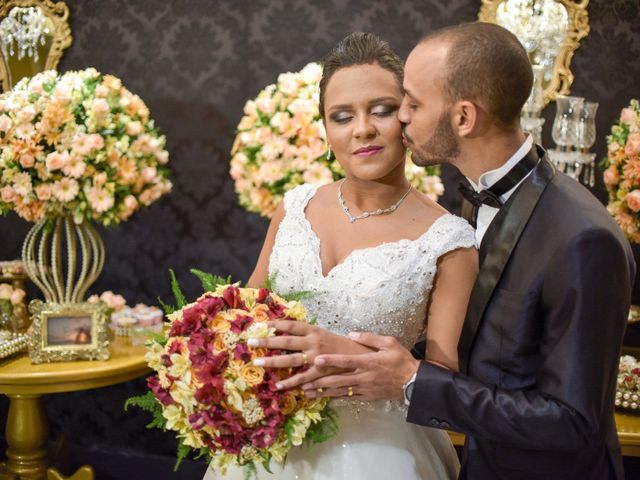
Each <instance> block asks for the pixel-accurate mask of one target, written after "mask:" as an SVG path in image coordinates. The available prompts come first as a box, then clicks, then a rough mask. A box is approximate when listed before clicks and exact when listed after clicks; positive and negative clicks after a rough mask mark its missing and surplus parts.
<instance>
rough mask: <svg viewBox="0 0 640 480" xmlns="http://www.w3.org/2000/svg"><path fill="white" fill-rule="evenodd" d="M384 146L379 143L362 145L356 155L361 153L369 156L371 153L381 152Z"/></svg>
mask: <svg viewBox="0 0 640 480" xmlns="http://www.w3.org/2000/svg"><path fill="white" fill-rule="evenodd" d="M383 148H384V147H380V146H378V145H367V146H365V147H360V148H359V149H357V150H356V151H355V152H353V154H354V155H359V156H361V157H368V156H370V155H375V154H376V153H378V152H381V151H382V150H383Z"/></svg>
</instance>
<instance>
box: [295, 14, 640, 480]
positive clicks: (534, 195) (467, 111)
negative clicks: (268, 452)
mask: <svg viewBox="0 0 640 480" xmlns="http://www.w3.org/2000/svg"><path fill="white" fill-rule="evenodd" d="M531 85H532V72H531V66H530V64H529V60H528V58H527V54H526V52H525V50H524V49H523V48H522V46H521V45H520V43H519V42H518V40H517V39H516V37H515V36H514V35H512V34H511V33H509V32H508V31H507V30H505V29H503V28H501V27H499V26H497V25H492V24H483V23H474V24H464V25H460V26H456V27H451V28H447V29H444V30H440V31H437V32H435V33H433V34H431V35H430V36H428V37H427V38H426V39H424V40H423V41H422V42H421V43H420V44H419V45H418V46H417V47H416V48H415V49H414V50H413V51H412V52H411V54H410V55H409V57H408V59H407V63H406V66H405V79H404V88H405V91H406V96H405V99H404V101H403V104H402V107H401V109H400V113H399V118H400V120H401V121H402V122H403V123H404V124H405V129H404V136H405V140H406V144H407V146H408V147H409V148H410V149H411V151H412V152H413V153H414V161H415V162H416V163H418V164H421V165H429V164H435V163H445V162H448V163H450V164H452V165H454V166H455V167H457V168H458V169H459V170H460V171H461V172H462V173H463V174H464V175H465V176H466V177H467V178H468V179H469V182H470V185H471V186H470V187H466V188H463V193H464V194H465V197H467V198H468V199H469V200H470V201H471V202H472V203H473V204H474V207H473V212H472V213H473V214H472V218H471V221H472V222H473V223H474V224H475V225H476V228H477V231H476V240H477V243H478V246H479V250H480V273H479V276H478V279H477V281H476V284H475V286H474V289H473V292H472V294H471V299H470V303H469V308H468V312H467V318H466V319H465V324H464V327H463V331H462V335H461V338H460V342H459V346H458V351H459V363H460V372H453V371H451V370H448V369H446V368H443V367H441V366H439V365H436V364H433V363H430V362H427V361H420V360H416V359H414V358H413V357H412V355H411V354H410V352H408V351H407V350H406V349H404V348H403V347H402V346H401V345H400V344H399V343H398V342H397V341H395V339H393V338H391V337H382V336H378V335H374V334H370V333H355V334H352V338H353V339H354V340H356V341H357V342H359V343H362V344H363V345H366V346H369V347H370V348H372V349H373V350H374V351H373V352H372V353H366V354H361V355H320V356H318V357H316V358H315V360H314V364H315V366H316V367H321V368H327V367H335V368H342V369H348V370H349V372H348V373H345V374H334V375H329V376H325V377H323V378H320V379H317V380H314V381H312V382H309V383H307V384H305V385H304V386H303V388H305V392H306V393H307V394H308V395H309V396H315V395H323V396H325V395H329V396H345V395H354V396H358V397H359V398H360V399H394V398H398V399H399V398H402V397H403V396H404V398H405V401H406V402H407V403H408V404H409V410H408V415H407V420H408V421H409V422H412V423H416V424H419V425H425V426H430V427H435V428H443V429H451V430H456V431H461V432H464V433H465V434H466V436H467V437H466V438H467V440H466V444H465V450H464V457H463V464H462V470H461V473H460V477H461V478H468V479H487V480H496V479H505V480H507V479H508V480H510V479H541V478H545V479H547V478H548V479H581V480H582V479H598V480H600V479H614V478H615V479H622V478H623V471H622V462H621V455H620V446H619V443H618V439H617V434H616V426H615V423H614V418H613V402H614V394H615V384H616V372H617V366H618V358H619V354H620V346H621V342H622V336H623V332H624V328H625V325H626V318H627V313H628V309H629V303H630V291H631V282H632V281H633V278H634V274H635V263H634V261H633V256H632V254H631V250H630V247H629V244H628V242H627V241H626V240H625V239H624V237H623V236H622V234H621V231H620V229H619V228H618V227H617V225H616V224H615V223H614V222H613V221H612V219H611V218H610V216H609V215H608V214H607V212H606V210H605V209H604V208H603V207H602V205H601V204H600V203H599V202H598V201H597V200H596V199H595V198H594V197H593V196H592V195H591V194H590V193H589V192H588V191H587V190H586V189H584V188H583V187H582V186H581V185H579V184H578V183H577V182H575V181H574V180H572V179H569V178H568V177H567V176H565V175H563V174H561V173H557V172H556V171H555V170H554V168H553V167H552V166H551V164H550V163H549V161H548V159H547V157H546V155H545V153H544V150H542V149H541V148H539V147H536V146H534V145H532V142H531V139H530V137H527V136H526V135H525V134H524V133H523V132H522V130H521V129H520V125H519V117H520V110H521V108H522V106H523V104H524V102H525V100H526V98H527V97H528V95H529V92H530V91H531ZM289 323H294V322H289ZM419 351H422V352H424V346H422V347H420V349H419Z"/></svg>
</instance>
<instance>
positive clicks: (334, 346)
mask: <svg viewBox="0 0 640 480" xmlns="http://www.w3.org/2000/svg"><path fill="white" fill-rule="evenodd" d="M268 325H269V327H273V328H275V329H276V330H277V331H279V332H281V333H284V334H286V335H280V336H275V337H267V338H251V339H249V340H248V342H247V343H248V345H249V346H250V347H254V348H256V347H260V348H267V349H278V350H285V351H288V352H290V353H287V354H284V355H276V356H271V357H261V358H257V359H255V360H254V362H253V363H254V365H256V366H260V367H264V368H292V367H300V366H303V365H305V364H309V368H308V369H307V370H306V371H304V372H301V373H299V374H297V375H294V376H292V377H291V378H288V379H286V380H283V381H282V382H280V383H279V384H278V387H279V388H280V389H287V388H293V387H297V386H299V385H301V384H303V383H309V382H312V381H314V380H316V379H318V378H321V377H323V376H325V375H332V374H336V373H345V372H347V371H348V370H346V369H342V368H336V367H320V366H317V365H313V362H314V360H315V358H316V357H317V356H318V355H322V354H327V353H331V354H335V353H341V354H358V353H366V352H371V351H372V350H371V349H370V348H368V347H365V346H363V345H361V344H360V343H357V342H355V341H353V340H351V339H350V338H347V337H343V336H341V335H337V334H335V333H332V332H329V331H328V330H325V329H324V328H321V327H317V326H315V325H310V324H307V323H302V322H292V321H290V320H276V321H272V322H268Z"/></svg>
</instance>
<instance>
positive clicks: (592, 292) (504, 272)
mask: <svg viewBox="0 0 640 480" xmlns="http://www.w3.org/2000/svg"><path fill="white" fill-rule="evenodd" d="M539 155H540V156H541V157H543V158H542V159H541V161H540V162H539V163H538V165H537V167H536V168H535V170H534V171H533V173H532V174H531V175H529V177H527V179H526V180H525V181H524V182H523V183H522V184H521V185H520V187H518V189H517V190H516V192H515V193H514V194H513V196H512V197H511V198H510V199H509V201H508V202H507V203H506V204H505V205H504V206H503V207H502V209H501V210H500V212H499V213H498V215H497V216H496V218H495V219H494V221H493V222H492V223H491V225H490V226H489V229H488V230H487V233H486V234H485V237H484V239H483V242H482V244H481V246H480V272H479V275H478V279H477V281H476V284H475V286H474V288H473V291H472V294H471V299H470V303H469V308H468V311H467V318H466V319H465V323H464V327H463V332H462V336H461V338H460V343H459V346H458V351H459V358H460V364H461V371H460V372H459V373H454V372H451V371H449V370H446V369H443V368H440V367H438V366H436V365H433V364H431V363H427V362H422V363H421V366H420V368H419V370H418V374H417V378H416V383H415V386H414V389H413V394H412V398H411V404H410V406H409V412H408V416H407V420H408V421H410V422H413V423H417V424H420V425H426V426H431V427H436V428H445V429H451V430H456V431H460V432H464V433H465V434H466V435H467V441H466V444H465V451H464V456H463V462H462V470H461V473H460V478H467V479H487V480H498V479H505V480H507V479H508V480H511V479H519V480H520V479H553V480H558V479H580V480H585V479H598V480H603V479H609V478H612V479H613V478H616V479H622V478H623V470H622V461H621V455H620V446H619V443H618V439H617V434H616V426H615V423H614V418H613V406H614V394H615V384H616V374H617V368H618V359H619V355H620V348H621V343H622V336H623V334H624V329H625V326H626V321H627V314H628V310H629V303H630V293H631V284H632V281H633V279H634V276H635V263H634V260H633V255H632V253H631V249H630V246H629V243H628V241H627V240H626V239H625V238H624V237H623V235H622V232H621V230H620V228H619V227H618V226H617V225H616V224H615V222H614V221H613V220H612V218H611V217H610V215H609V214H608V213H607V211H606V210H605V209H604V208H603V206H602V205H601V204H600V203H599V202H598V201H597V200H596V199H595V198H594V197H593V195H591V193H589V191H587V190H586V189H585V188H584V187H583V186H581V185H580V184H579V183H578V182H576V181H574V180H572V179H570V178H568V177H567V176H565V175H564V174H561V173H556V172H555V171H554V169H553V167H552V166H551V164H550V163H549V162H548V161H547V159H546V158H544V151H543V150H542V149H539ZM418 348H422V347H418ZM423 351H424V350H423Z"/></svg>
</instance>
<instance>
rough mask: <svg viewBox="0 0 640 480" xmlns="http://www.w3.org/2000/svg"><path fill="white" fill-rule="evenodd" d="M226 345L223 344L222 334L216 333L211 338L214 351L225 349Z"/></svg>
mask: <svg viewBox="0 0 640 480" xmlns="http://www.w3.org/2000/svg"><path fill="white" fill-rule="evenodd" d="M226 349H227V346H226V345H225V344H224V335H221V334H220V333H218V334H217V335H216V336H215V338H214V340H213V350H214V351H215V352H216V353H220V352H224V351H226Z"/></svg>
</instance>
